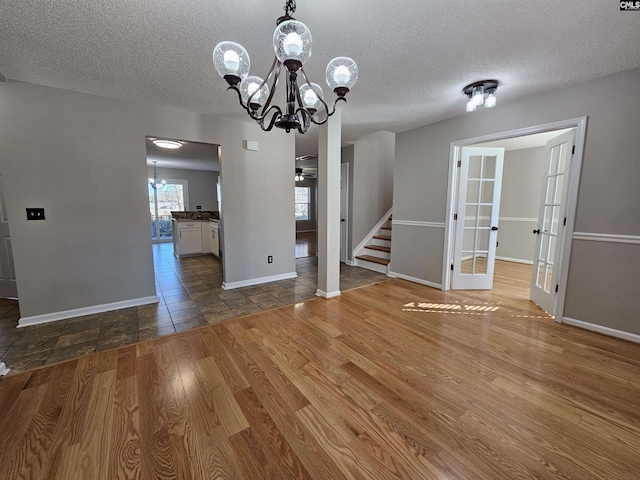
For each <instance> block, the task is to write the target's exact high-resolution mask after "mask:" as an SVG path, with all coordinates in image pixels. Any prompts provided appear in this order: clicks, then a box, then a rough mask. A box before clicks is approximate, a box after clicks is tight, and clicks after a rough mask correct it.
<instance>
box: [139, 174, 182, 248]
mask: <svg viewBox="0 0 640 480" xmlns="http://www.w3.org/2000/svg"><path fill="white" fill-rule="evenodd" d="M166 182H167V183H166V184H165V185H163V186H158V189H157V190H154V189H153V188H152V187H151V185H147V190H148V192H149V212H150V213H151V237H152V238H153V239H154V240H160V239H171V237H172V230H171V212H172V211H174V212H175V211H178V212H183V211H185V210H186V209H187V202H188V190H187V188H188V187H187V185H188V184H187V181H186V180H167V181H166Z"/></svg>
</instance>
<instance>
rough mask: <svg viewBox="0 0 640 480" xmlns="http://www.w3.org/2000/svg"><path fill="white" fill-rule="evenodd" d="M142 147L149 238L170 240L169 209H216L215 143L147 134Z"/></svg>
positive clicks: (217, 173)
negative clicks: (146, 180)
mask: <svg viewBox="0 0 640 480" xmlns="http://www.w3.org/2000/svg"><path fill="white" fill-rule="evenodd" d="M163 141H164V142H166V144H168V145H170V146H172V147H173V148H167V147H166V146H163V145H165V144H164V143H163ZM154 142H155V143H154ZM145 147H146V152H147V155H146V164H147V177H148V182H147V195H148V199H149V218H150V226H151V238H152V241H153V243H161V242H171V241H172V239H173V229H172V215H171V212H186V211H189V210H191V209H193V210H194V211H199V210H201V211H219V190H218V188H217V185H218V181H219V172H220V162H219V153H218V145H214V144H207V143H200V142H191V141H186V140H174V139H170V140H167V139H164V138H163V139H159V137H151V136H149V137H146V138H145Z"/></svg>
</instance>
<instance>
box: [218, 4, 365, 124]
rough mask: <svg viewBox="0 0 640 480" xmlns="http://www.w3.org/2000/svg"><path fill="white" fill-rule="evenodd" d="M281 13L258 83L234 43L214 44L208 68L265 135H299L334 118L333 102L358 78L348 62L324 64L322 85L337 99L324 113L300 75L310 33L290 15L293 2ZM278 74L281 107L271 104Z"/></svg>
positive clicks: (316, 91) (314, 89)
mask: <svg viewBox="0 0 640 480" xmlns="http://www.w3.org/2000/svg"><path fill="white" fill-rule="evenodd" d="M284 11H285V15H284V16H282V17H280V18H278V20H277V21H276V25H277V27H276V30H275V32H274V33H273V49H274V51H275V54H276V55H275V58H274V59H273V63H272V65H271V69H270V70H269V73H267V76H266V77H265V78H264V79H263V78H261V77H258V76H256V75H249V66H250V61H249V54H248V53H247V51H246V50H245V49H244V47H243V46H242V45H239V44H237V43H235V42H229V41H225V42H220V43H219V44H218V45H216V47H215V48H214V49H213V64H214V66H215V68H216V71H217V72H218V73H219V74H220V76H221V77H222V78H224V79H225V80H226V81H227V83H228V84H229V88H228V89H229V90H235V91H236V92H237V93H238V99H239V101H240V105H242V108H244V109H245V110H246V111H247V113H248V114H249V116H250V117H251V118H253V119H254V120H255V121H256V122H258V124H259V125H260V128H262V130H265V131H269V130H271V129H272V128H273V126H274V125H275V126H276V127H278V128H282V129H284V130H286V131H287V133H288V132H290V131H291V130H297V131H298V132H300V133H305V132H306V131H307V130H308V129H309V127H310V126H311V124H312V123H315V124H316V125H322V124H323V123H326V122H327V120H328V119H329V117H330V116H331V115H333V114H334V113H335V110H336V104H337V103H338V102H339V101H341V100H342V101H345V102H346V101H347V100H346V98H345V95H346V94H347V93H348V92H349V90H350V89H351V88H353V86H354V85H355V83H356V80H357V79H358V66H357V65H356V62H355V61H353V59H351V58H349V57H336V58H334V59H333V60H331V61H330V62H329V64H328V65H327V69H326V80H327V85H329V88H331V89H332V90H333V91H334V92H335V93H336V95H337V98H336V99H335V101H334V102H333V106H332V109H331V110H329V106H328V105H327V104H326V103H325V100H324V92H323V91H322V88H321V87H320V85H318V84H316V83H311V82H310V81H309V78H308V77H307V74H306V73H305V71H304V64H305V63H306V61H307V60H309V57H310V56H311V32H310V31H309V29H308V28H307V26H306V25H305V24H304V23H302V22H298V21H297V20H295V19H294V18H293V17H292V16H291V14H293V13H294V12H295V11H296V2H295V0H286V4H285V6H284ZM283 65H284V68H282V67H283ZM282 72H284V74H283V75H284V76H285V83H286V104H285V106H284V108H280V106H278V105H272V103H271V102H272V100H273V96H274V94H275V90H276V88H277V86H278V81H279V79H280V74H281V73H282ZM299 77H301V78H299ZM299 80H301V81H300V85H299V84H298V81H299ZM269 82H271V86H270V87H269Z"/></svg>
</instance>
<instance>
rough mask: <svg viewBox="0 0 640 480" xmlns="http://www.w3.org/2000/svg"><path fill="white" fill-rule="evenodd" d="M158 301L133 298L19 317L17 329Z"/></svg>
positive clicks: (150, 298)
mask: <svg viewBox="0 0 640 480" xmlns="http://www.w3.org/2000/svg"><path fill="white" fill-rule="evenodd" d="M159 301H160V299H159V298H158V297H157V295H152V296H150V297H140V298H133V299H131V300H124V301H122V302H113V303H103V304H102V305H93V306H91V307H82V308H75V309H73V310H63V311H61V312H53V313H45V314H43V315H33V316H31V317H21V318H20V320H19V321H18V328H21V327H28V326H31V325H40V324H41V323H49V322H56V321H58V320H66V319H68V318H75V317H83V316H85V315H93V314H94V313H104V312H109V311H111V310H120V309H123V308H130V307H139V306H141V305H149V304H151V303H158V302H159Z"/></svg>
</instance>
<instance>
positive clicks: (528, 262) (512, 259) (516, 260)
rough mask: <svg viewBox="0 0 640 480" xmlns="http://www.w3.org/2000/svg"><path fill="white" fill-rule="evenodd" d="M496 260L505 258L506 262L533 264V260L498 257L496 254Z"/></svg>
mask: <svg viewBox="0 0 640 480" xmlns="http://www.w3.org/2000/svg"><path fill="white" fill-rule="evenodd" d="M496 260H504V261H505V262H513V263H525V264H527V265H533V260H522V259H520V258H511V257H498V256H496Z"/></svg>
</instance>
